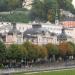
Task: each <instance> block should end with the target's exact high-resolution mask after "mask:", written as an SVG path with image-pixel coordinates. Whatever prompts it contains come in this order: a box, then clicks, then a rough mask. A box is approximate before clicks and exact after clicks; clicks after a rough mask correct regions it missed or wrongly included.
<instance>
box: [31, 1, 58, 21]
mask: <svg viewBox="0 0 75 75" xmlns="http://www.w3.org/2000/svg"><path fill="white" fill-rule="evenodd" d="M57 7H58V4H57V2H56V0H43V1H40V0H34V1H33V5H32V10H31V18H32V19H33V20H35V19H37V18H39V19H40V20H41V21H42V20H43V21H47V20H48V16H50V15H52V19H51V21H53V20H54V17H53V15H54V14H55V9H56V8H57ZM49 11H51V12H50V14H49ZM33 15H34V16H33Z"/></svg>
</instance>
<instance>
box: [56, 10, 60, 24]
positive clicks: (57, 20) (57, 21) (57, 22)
mask: <svg viewBox="0 0 75 75" xmlns="http://www.w3.org/2000/svg"><path fill="white" fill-rule="evenodd" d="M55 24H56V25H59V19H58V10H57V9H56V15H55Z"/></svg>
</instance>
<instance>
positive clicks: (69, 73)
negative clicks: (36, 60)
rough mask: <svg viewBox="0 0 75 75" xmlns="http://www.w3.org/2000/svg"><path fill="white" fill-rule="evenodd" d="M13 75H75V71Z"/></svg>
mask: <svg viewBox="0 0 75 75" xmlns="http://www.w3.org/2000/svg"><path fill="white" fill-rule="evenodd" d="M13 75H75V69H73V70H62V71H52V72H39V73H32V74H31V73H28V74H25V73H20V74H13Z"/></svg>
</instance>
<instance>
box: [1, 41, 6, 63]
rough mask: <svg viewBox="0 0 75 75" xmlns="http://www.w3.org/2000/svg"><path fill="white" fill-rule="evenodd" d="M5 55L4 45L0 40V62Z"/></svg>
mask: <svg viewBox="0 0 75 75" xmlns="http://www.w3.org/2000/svg"><path fill="white" fill-rule="evenodd" d="M5 57H6V46H5V44H4V43H3V42H1V41H0V63H2V62H3V60H4V59H5Z"/></svg>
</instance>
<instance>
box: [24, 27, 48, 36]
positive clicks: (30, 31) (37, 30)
mask: <svg viewBox="0 0 75 75" xmlns="http://www.w3.org/2000/svg"><path fill="white" fill-rule="evenodd" d="M46 32H49V31H48V30H47V29H46V28H30V29H27V30H26V31H25V32H24V36H26V35H28V34H30V35H35V34H44V33H46Z"/></svg>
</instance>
